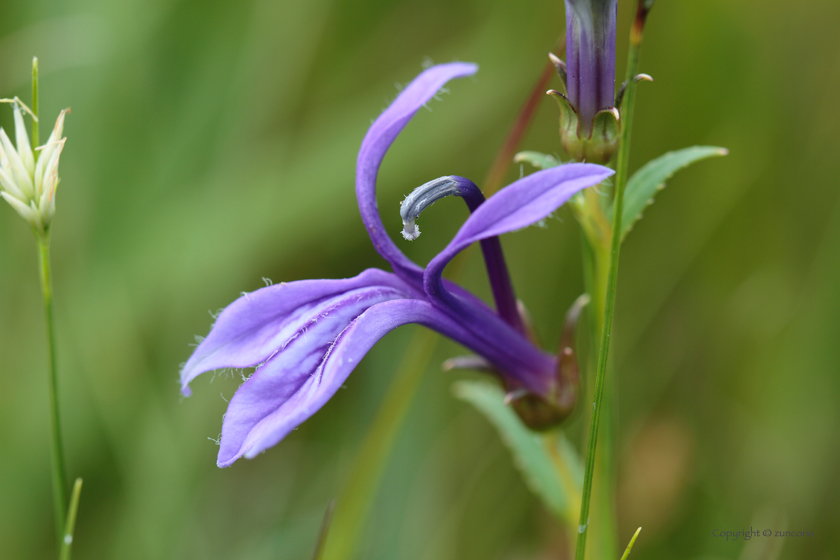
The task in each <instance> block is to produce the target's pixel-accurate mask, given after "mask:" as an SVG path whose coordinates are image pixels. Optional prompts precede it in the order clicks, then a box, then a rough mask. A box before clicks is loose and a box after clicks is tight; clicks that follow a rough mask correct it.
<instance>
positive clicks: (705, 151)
mask: <svg viewBox="0 0 840 560" xmlns="http://www.w3.org/2000/svg"><path fill="white" fill-rule="evenodd" d="M728 153H729V152H728V151H727V150H726V149H725V148H718V147H715V146H692V147H691V148H685V149H682V150H677V151H675V152H668V153H666V154H664V155H662V156H659V157H658V158H656V159H654V160H651V161H649V162H647V163H646V164H645V165H644V166H643V167H642V168H641V169H639V170H638V171H636V173H634V174H633V176H632V177H630V180H629V181H628V182H627V187H626V189H625V191H624V215H623V216H622V217H621V229H622V235H621V237H622V239H624V237H626V236H627V232H629V231H630V230H631V229H632V228H633V224H634V223H636V221H637V220H638V219H639V218H641V217H642V212H643V211H644V209H645V208H647V206H648V205H650V204H652V203H653V197H654V196H656V193H657V192H659V191H661V190H662V189H664V188H665V181H667V180H668V179H670V178H671V177H673V176H674V173H676V172H677V171H679V170H680V169H683V168H684V167H688V166H689V165H691V164H692V163H694V162H696V161H700V160H701V159H706V158H709V157H713V156H725V155H726V154H728ZM608 218H609V219H610V220H612V208H610V211H609V216H608Z"/></svg>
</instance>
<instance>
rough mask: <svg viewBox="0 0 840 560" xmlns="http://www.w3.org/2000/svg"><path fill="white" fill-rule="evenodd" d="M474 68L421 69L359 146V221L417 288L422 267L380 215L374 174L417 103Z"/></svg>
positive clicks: (443, 66) (464, 65) (381, 251)
mask: <svg viewBox="0 0 840 560" xmlns="http://www.w3.org/2000/svg"><path fill="white" fill-rule="evenodd" d="M476 71H478V67H477V66H476V65H475V64H467V63H464V62H451V63H449V64H440V65H438V66H433V67H432V68H429V69H428V70H426V71H424V72H423V73H422V74H420V75H419V76H417V78H415V79H414V81H413V82H411V83H410V84H409V85H408V87H406V88H405V89H404V90H403V91H402V92H401V93H400V94H399V96H397V99H396V100H394V102H393V103H392V104H391V105H390V106H389V107H388V108H387V109H385V112H384V113H382V114H381V115H379V118H377V119H376V121H375V122H374V123H373V125H372V126H371V127H370V129H369V130H368V133H367V135H366V136H365V139H364V140H363V141H362V147H361V149H360V150H359V159H358V161H357V164H356V197H357V198H358V200H359V212H360V213H361V215H362V221H363V222H364V223H365V227H366V228H367V230H368V234H369V235H370V239H371V241H372V242H373V246H374V247H375V248H376V250H377V252H379V254H380V255H382V257H383V258H385V259H386V260H387V261H388V262H390V263H391V266H392V267H393V269H394V272H396V273H397V274H398V275H400V276H401V277H402V278H403V279H405V280H406V281H408V282H411V283H413V284H416V285H417V287H418V289H419V288H420V285H421V278H422V274H423V271H422V269H421V268H420V267H418V266H417V265H416V264H414V263H413V262H411V260H409V258H408V257H406V256H405V255H404V254H403V253H402V252H401V251H400V250H399V249H398V248H397V246H396V245H395V244H394V242H393V241H392V240H391V238H390V236H389V235H388V233H387V232H386V231H385V228H384V227H383V225H382V220H381V219H380V217H379V210H378V208H377V205H376V176H377V174H378V173H379V166H380V164H381V163H382V159H383V158H384V157H385V152H387V151H388V148H390V147H391V144H392V143H393V142H394V140H395V139H396V137H397V135H398V134H399V133H400V132H401V131H402V129H403V128H404V127H405V125H407V124H408V122H409V121H410V120H411V118H412V117H413V116H414V115H415V113H417V111H418V110H419V109H420V107H422V106H423V105H425V104H426V103H427V102H428V101H429V100H430V99H431V98H432V97H434V96H435V95H436V94H437V92H438V91H440V89H441V88H442V87H443V86H444V85H446V83H447V82H448V81H449V80H452V79H454V78H461V77H464V76H471V75H472V74H474V73H475V72H476Z"/></svg>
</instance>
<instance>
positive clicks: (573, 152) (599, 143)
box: [546, 89, 621, 163]
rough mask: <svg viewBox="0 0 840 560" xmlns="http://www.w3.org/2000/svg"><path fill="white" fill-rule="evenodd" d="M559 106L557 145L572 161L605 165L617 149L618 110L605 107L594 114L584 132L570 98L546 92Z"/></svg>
mask: <svg viewBox="0 0 840 560" xmlns="http://www.w3.org/2000/svg"><path fill="white" fill-rule="evenodd" d="M546 93H547V94H548V95H550V96H552V97H553V98H554V100H555V101H557V104H558V105H559V106H560V143H561V144H562V145H563V149H564V150H565V151H566V153H567V154H568V155H569V157H571V158H572V159H573V160H575V161H587V162H589V163H607V162H609V161H610V159H612V156H613V154H615V151H616V150H617V149H618V143H619V141H620V139H621V120H620V116H619V112H618V109H616V108H615V107H607V108H606V109H602V110H600V111H598V113H596V114H595V117H594V118H593V119H592V122H591V123H589V124H590V126H589V127H587V128H588V129H587V130H586V131H584V130H583V129H582V127H581V122H580V118H579V117H578V113H577V110H575V108H574V107H573V106H572V104H571V102H570V101H569V98H568V97H566V96H565V95H563V94H562V93H560V92H559V91H556V90H553V89H550V90H548V91H547V92H546Z"/></svg>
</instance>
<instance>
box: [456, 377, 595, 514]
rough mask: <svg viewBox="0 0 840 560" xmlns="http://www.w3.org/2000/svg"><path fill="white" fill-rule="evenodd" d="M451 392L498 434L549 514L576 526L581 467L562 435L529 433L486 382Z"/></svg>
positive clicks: (497, 389) (493, 386)
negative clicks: (486, 421) (476, 412)
mask: <svg viewBox="0 0 840 560" xmlns="http://www.w3.org/2000/svg"><path fill="white" fill-rule="evenodd" d="M452 391H453V392H454V394H455V396H457V397H458V398H459V399H461V400H463V401H466V402H468V403H470V404H471V405H473V406H474V407H475V408H477V409H478V411H479V412H481V414H482V415H484V416H485V417H486V418H487V420H489V421H490V423H491V424H493V425H494V426H495V427H496V429H497V430H498V431H499V435H500V436H501V439H502V442H503V443H504V444H505V446H507V448H508V449H509V450H510V452H511V455H512V456H513V461H514V464H515V465H516V468H517V469H518V470H519V472H520V473H521V474H522V477H523V479H524V480H525V484H526V485H527V486H528V488H530V489H531V491H532V492H534V494H536V495H537V496H538V497H539V498H540V499H541V500H542V502H543V504H545V506H546V507H547V508H548V510H549V511H551V512H552V513H553V514H554V515H556V516H557V517H558V518H559V519H561V520H564V521H566V522H567V523H569V524H571V525H576V524H577V514H578V507H579V502H580V489H581V485H582V481H583V466H582V464H581V461H580V457H579V456H578V455H577V453H576V452H575V450H574V449H573V448H572V446H571V444H569V443H568V442H567V441H566V440H565V438H564V437H563V435H562V433H558V432H551V433H548V434H546V435H539V434H536V433H534V432H532V431H531V430H529V429H528V428H527V427H526V426H525V424H523V422H522V420H521V419H520V418H519V417H518V416H517V415H516V413H515V412H514V411H513V409H512V408H511V407H510V406H508V405H506V404H505V395H504V392H503V391H502V389H501V388H500V387H499V386H498V385H496V384H494V383H491V382H488V381H467V380H464V381H458V382H456V383H454V384H453V386H452Z"/></svg>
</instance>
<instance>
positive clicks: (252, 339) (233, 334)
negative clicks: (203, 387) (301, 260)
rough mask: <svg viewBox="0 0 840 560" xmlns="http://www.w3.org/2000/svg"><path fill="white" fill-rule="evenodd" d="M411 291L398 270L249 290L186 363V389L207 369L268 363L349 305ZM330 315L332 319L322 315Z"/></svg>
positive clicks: (221, 317) (183, 387) (183, 385)
mask: <svg viewBox="0 0 840 560" xmlns="http://www.w3.org/2000/svg"><path fill="white" fill-rule="evenodd" d="M408 292H409V290H408V289H407V287H406V286H405V284H404V283H403V282H402V281H400V279H399V278H397V277H396V276H394V275H393V274H389V273H387V272H383V271H381V270H378V269H368V270H366V271H364V272H362V273H361V274H359V275H358V276H356V277H355V278H349V279H346V280H303V281H299V282H290V283H288V284H286V283H283V284H277V285H274V286H268V287H266V288H262V289H259V290H257V291H255V292H252V293H250V294H246V295H244V296H242V297H241V298H239V299H237V300H236V301H234V302H233V303H232V304H230V305H229V306H228V307H227V308H226V309H225V310H224V311H223V312H222V313H221V315H219V317H218V319H217V320H216V324H215V325H214V326H213V329H212V330H211V331H210V334H209V335H208V336H207V338H205V339H204V341H202V342H201V344H199V345H198V347H197V348H196V349H195V352H194V353H193V355H192V356H191V357H190V359H189V360H188V361H187V363H186V364H185V365H184V368H183V369H182V370H181V391H182V392H183V393H184V395H187V396H189V395H190V389H189V387H188V386H187V385H188V384H189V382H190V381H192V380H193V379H194V378H195V377H196V376H197V375H199V374H200V373H203V372H205V371H210V370H213V369H219V368H227V367H233V368H241V367H251V366H255V365H257V364H259V363H261V362H264V361H265V360H267V359H268V358H269V357H271V355H272V354H274V353H275V352H277V351H278V350H281V349H283V348H285V347H287V346H288V345H289V344H291V342H292V341H293V340H294V339H295V338H296V337H298V336H302V337H303V338H311V336H313V331H315V332H318V331H319V330H321V327H322V326H323V325H325V324H326V323H331V324H332V323H335V320H334V319H335V317H336V316H337V315H338V316H341V314H342V313H346V309H347V308H358V309H359V311H358V313H361V311H362V310H364V309H366V308H367V307H369V306H370V305H373V304H374V303H377V302H378V301H382V299H381V298H382V297H384V298H385V299H394V298H395V297H408V296H407V293H408ZM358 313H357V314H358ZM354 316H355V315H354ZM327 317H328V318H329V321H326V320H322V319H325V318H327ZM346 325H347V323H346V322H345V323H344V324H343V325H342V326H341V328H342V329H343V328H344V326H346ZM340 330H341V329H339V331H338V332H340ZM336 334H337V333H336ZM333 338H334V337H333ZM330 340H332V339H330Z"/></svg>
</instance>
